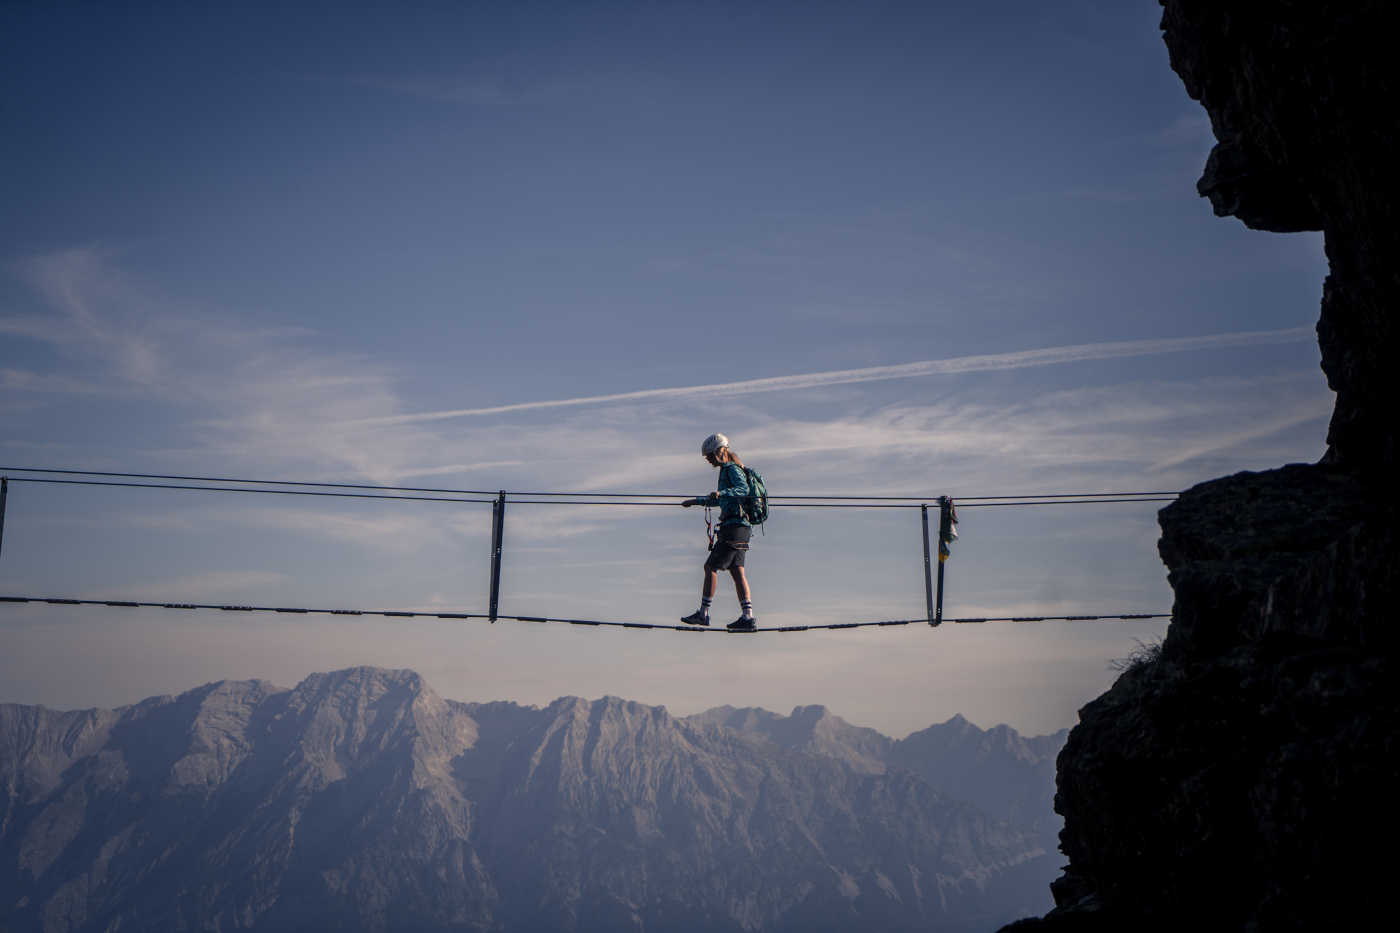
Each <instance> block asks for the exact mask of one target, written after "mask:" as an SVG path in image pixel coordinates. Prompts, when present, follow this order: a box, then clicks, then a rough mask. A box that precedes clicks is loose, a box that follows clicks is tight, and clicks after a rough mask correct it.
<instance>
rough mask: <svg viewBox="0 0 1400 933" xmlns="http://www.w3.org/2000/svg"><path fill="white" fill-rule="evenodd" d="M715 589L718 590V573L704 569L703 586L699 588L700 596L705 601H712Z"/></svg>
mask: <svg viewBox="0 0 1400 933" xmlns="http://www.w3.org/2000/svg"><path fill="white" fill-rule="evenodd" d="M717 589H719V571H717V570H710V569H709V568H708V567H707V568H705V585H704V586H703V587H701V588H700V595H701V596H703V597H705V598H706V599H714V598H715V590H717Z"/></svg>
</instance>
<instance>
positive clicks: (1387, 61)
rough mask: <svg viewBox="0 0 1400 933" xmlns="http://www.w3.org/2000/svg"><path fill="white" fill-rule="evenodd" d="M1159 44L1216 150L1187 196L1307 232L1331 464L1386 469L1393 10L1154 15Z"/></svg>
mask: <svg viewBox="0 0 1400 933" xmlns="http://www.w3.org/2000/svg"><path fill="white" fill-rule="evenodd" d="M1163 7H1164V13H1163V16H1162V29H1163V37H1164V38H1165V40H1166V43H1167V50H1168V51H1169V52H1170V54H1171V63H1172V68H1173V69H1174V70H1175V71H1176V73H1177V74H1178V75H1180V77H1181V80H1182V82H1183V83H1184V84H1185V85H1186V92H1187V93H1188V94H1190V95H1191V97H1192V98H1194V99H1195V100H1198V101H1200V103H1201V105H1202V106H1203V107H1205V109H1206V113H1208V114H1209V115H1210V121H1211V127H1212V129H1214V131H1215V137H1216V139H1217V140H1218V144H1217V145H1216V147H1215V149H1214V150H1213V151H1212V152H1211V154H1210V158H1209V160H1208V161H1207V163H1206V168H1205V174H1204V175H1202V177H1201V180H1200V183H1199V184H1198V186H1197V187H1198V190H1199V191H1200V192H1201V194H1202V196H1204V197H1208V198H1209V199H1210V202H1211V206H1212V207H1214V209H1215V213H1216V214H1218V215H1220V216H1222V217H1223V216H1233V217H1237V218H1239V219H1240V220H1242V221H1243V222H1244V223H1245V224H1246V225H1248V226H1250V227H1253V228H1254V229H1256V230H1269V231H1274V232H1277V233H1288V232H1293V231H1300V230H1322V231H1323V232H1324V233H1325V234H1326V247H1327V260H1328V264H1329V266H1330V274H1329V275H1328V276H1327V280H1326V282H1325V283H1324V284H1323V293H1322V316H1321V319H1320V320H1319V322H1318V326H1317V332H1318V338H1319V343H1320V345H1321V347H1322V368H1323V371H1324V372H1326V374H1327V381H1328V384H1329V385H1330V386H1331V387H1332V388H1333V390H1335V391H1336V393H1337V406H1336V410H1335V412H1334V414H1333V417H1332V425H1331V428H1330V430H1329V432H1328V437H1327V439H1328V443H1329V444H1330V445H1331V449H1332V458H1333V459H1334V460H1335V461H1336V462H1340V463H1344V464H1346V465H1348V466H1351V467H1369V466H1374V465H1377V464H1383V465H1384V466H1386V467H1388V468H1390V469H1394V468H1396V467H1400V408H1397V406H1396V405H1395V402H1394V400H1395V398H1396V397H1397V396H1400V370H1397V368H1396V366H1395V365H1394V362H1393V361H1394V360H1395V359H1396V354H1397V351H1400V329H1397V327H1396V321H1395V308H1396V301H1397V299H1400V277H1397V270H1396V258H1395V257H1396V256H1397V254H1398V253H1400V228H1397V225H1396V219H1397V218H1396V206H1397V205H1396V194H1395V190H1396V186H1395V184H1394V182H1393V179H1392V177H1391V176H1392V175H1393V173H1394V166H1395V163H1396V144H1397V139H1396V117H1395V110H1396V105H1395V102H1394V99H1393V98H1394V95H1395V88H1396V86H1397V85H1396V78H1397V62H1396V57H1395V54H1394V49H1395V42H1396V38H1397V36H1400V8H1397V6H1396V4H1394V3H1392V2H1384V0H1341V2H1329V3H1310V2H1299V0H1163Z"/></svg>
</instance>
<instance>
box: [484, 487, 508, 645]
mask: <svg viewBox="0 0 1400 933" xmlns="http://www.w3.org/2000/svg"><path fill="white" fill-rule="evenodd" d="M505 530H506V491H505V490H504V489H502V490H501V494H500V495H499V496H497V497H496V501H495V502H493V503H491V608H490V612H489V615H488V617H489V618H490V619H491V621H492V622H495V621H496V609H497V607H498V606H499V605H500V602H501V543H502V540H503V538H504V535H505Z"/></svg>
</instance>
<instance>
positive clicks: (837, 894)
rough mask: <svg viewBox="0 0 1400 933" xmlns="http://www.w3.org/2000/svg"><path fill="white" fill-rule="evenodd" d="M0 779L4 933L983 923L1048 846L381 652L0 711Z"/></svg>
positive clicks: (644, 711) (695, 736)
mask: <svg viewBox="0 0 1400 933" xmlns="http://www.w3.org/2000/svg"><path fill="white" fill-rule="evenodd" d="M816 709H820V708H816ZM778 718H779V719H781V718H783V717H778ZM815 719H817V720H822V719H832V720H835V717H829V715H828V714H826V713H825V711H824V710H823V711H821V714H820V715H818V716H816V717H815ZM835 721H836V722H837V723H839V722H840V721H839V720H835ZM841 725H843V726H844V725H845V724H844V723H842V724H841ZM846 729H848V730H849V729H854V727H850V726H846ZM864 731H871V730H864ZM872 735H877V736H878V733H873V731H872ZM886 741H888V740H886ZM0 781H3V790H4V798H3V804H0V806H3V811H2V812H0V927H3V928H5V929H7V930H9V931H10V933H20V931H25V933H28V931H44V933H65V931H99V930H100V931H107V930H116V929H119V928H120V929H129V930H223V931H228V930H243V929H247V930H258V931H263V930H266V931H293V930H316V931H326V930H332V931H334V930H346V931H349V930H386V931H398V930H402V931H429V933H431V931H448V930H451V931H468V930H471V931H501V933H514V931H541V933H545V931H549V933H554V931H566V933H567V931H578V933H585V931H589V933H591V931H598V933H602V931H607V933H616V931H627V930H635V931H647V930H653V931H658V930H659V931H666V933H687V931H706V933H713V931H735V933H737V931H741V930H762V931H818V933H820V931H847V930H860V929H881V930H891V931H899V930H915V929H927V928H928V927H929V926H931V925H937V927H938V929H947V930H964V931H973V930H989V929H994V928H995V927H996V926H997V925H999V924H1000V923H1004V922H1006V921H1007V920H1010V919H1013V918H1014V917H1016V916H1018V915H1020V916H1025V915H1027V914H1029V913H1031V912H1032V911H1038V910H1041V909H1044V908H1043V906H1042V905H1041V904H1040V903H1039V902H1040V900H1041V899H1043V898H1044V895H1045V884H1046V882H1047V880H1048V879H1049V878H1050V877H1052V876H1053V874H1054V871H1055V866H1056V865H1057V864H1058V856H1051V855H1048V854H1047V853H1046V851H1045V842H1044V840H1043V838H1042V837H1041V836H1039V835H1038V834H1035V833H1032V832H1027V831H1024V830H1020V829H1017V828H1016V827H1014V826H1012V825H1010V824H1008V823H1005V822H1002V821H999V820H996V819H993V818H992V817H990V816H987V815H986V814H984V813H982V812H980V811H978V810H977V809H976V808H975V807H973V806H972V805H970V804H967V803H959V802H957V801H954V800H953V799H951V798H950V797H948V796H947V795H946V794H944V793H942V792H941V791H939V790H937V789H935V788H934V787H932V786H930V785H929V784H928V783H927V782H925V781H923V780H922V779H920V778H919V777H918V776H917V775H915V774H913V773H911V772H909V771H905V770H899V769H891V770H889V771H888V772H887V773H883V774H873V773H855V772H852V771H850V770H847V769H845V768H843V767H841V765H840V763H838V762H837V761H836V760H833V759H831V758H827V757H823V756H819V755H813V754H806V753H803V752H799V751H793V750H789V749H786V748H783V747H781V746H780V745H778V744H776V743H774V742H771V741H769V740H767V739H765V738H763V737H761V736H758V735H752V734H747V733H745V732H742V731H739V730H735V729H731V728H727V727H725V726H723V725H718V724H708V725H707V724H700V723H694V722H688V721H686V720H680V719H675V718H673V717H671V716H669V715H668V714H667V713H666V711H665V710H664V709H662V708H659V707H647V706H641V705H639V704H636V703H629V702H627V701H624V700H619V699H616V698H611V697H609V698H604V699H602V700H597V701H592V702H589V701H585V700H580V699H577V698H573V697H566V698H563V699H560V700H557V701H555V702H554V703H552V704H550V706H549V707H547V708H545V709H536V708H533V707H529V708H526V707H520V706H516V705H514V704H511V703H489V704H464V703H456V702H453V701H450V700H444V699H442V698H441V697H438V696H437V695H436V694H434V693H433V691H432V690H431V689H429V687H428V686H427V685H426V684H425V683H424V682H423V681H422V679H421V678H419V677H418V676H417V675H416V674H414V673H412V672H411V671H384V670H378V669H373V668H360V669H355V670H350V671H341V672H338V673H334V674H317V675H313V676H312V677H310V678H308V679H307V680H306V681H305V682H303V683H302V684H301V685H299V686H298V687H297V688H296V689H294V690H284V689H279V688H276V687H273V686H271V685H270V684H267V683H265V682H262V681H251V682H223V683H217V684H210V685H208V686H205V687H202V688H200V689H198V690H192V691H190V692H189V693H186V694H183V695H181V696H179V697H173V698H172V697H155V698H152V699H150V700H146V701H143V702H141V703H138V704H136V705H134V706H130V707H124V708H122V709H119V710H115V711H110V712H109V711H105V710H89V711H85V712H74V713H56V712H53V711H50V710H46V709H43V708H42V707H23V706H13V705H8V706H0Z"/></svg>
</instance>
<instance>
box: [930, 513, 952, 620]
mask: <svg viewBox="0 0 1400 933" xmlns="http://www.w3.org/2000/svg"><path fill="white" fill-rule="evenodd" d="M952 532H953V503H952V502H951V501H950V500H949V499H948V497H947V496H939V497H938V598H937V605H935V606H934V611H933V624H934V625H942V624H943V564H944V563H945V562H946V561H945V558H944V556H943V551H944V547H945V544H944V542H945V541H947V540H948V538H949V537H950V536H951V535H952Z"/></svg>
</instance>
